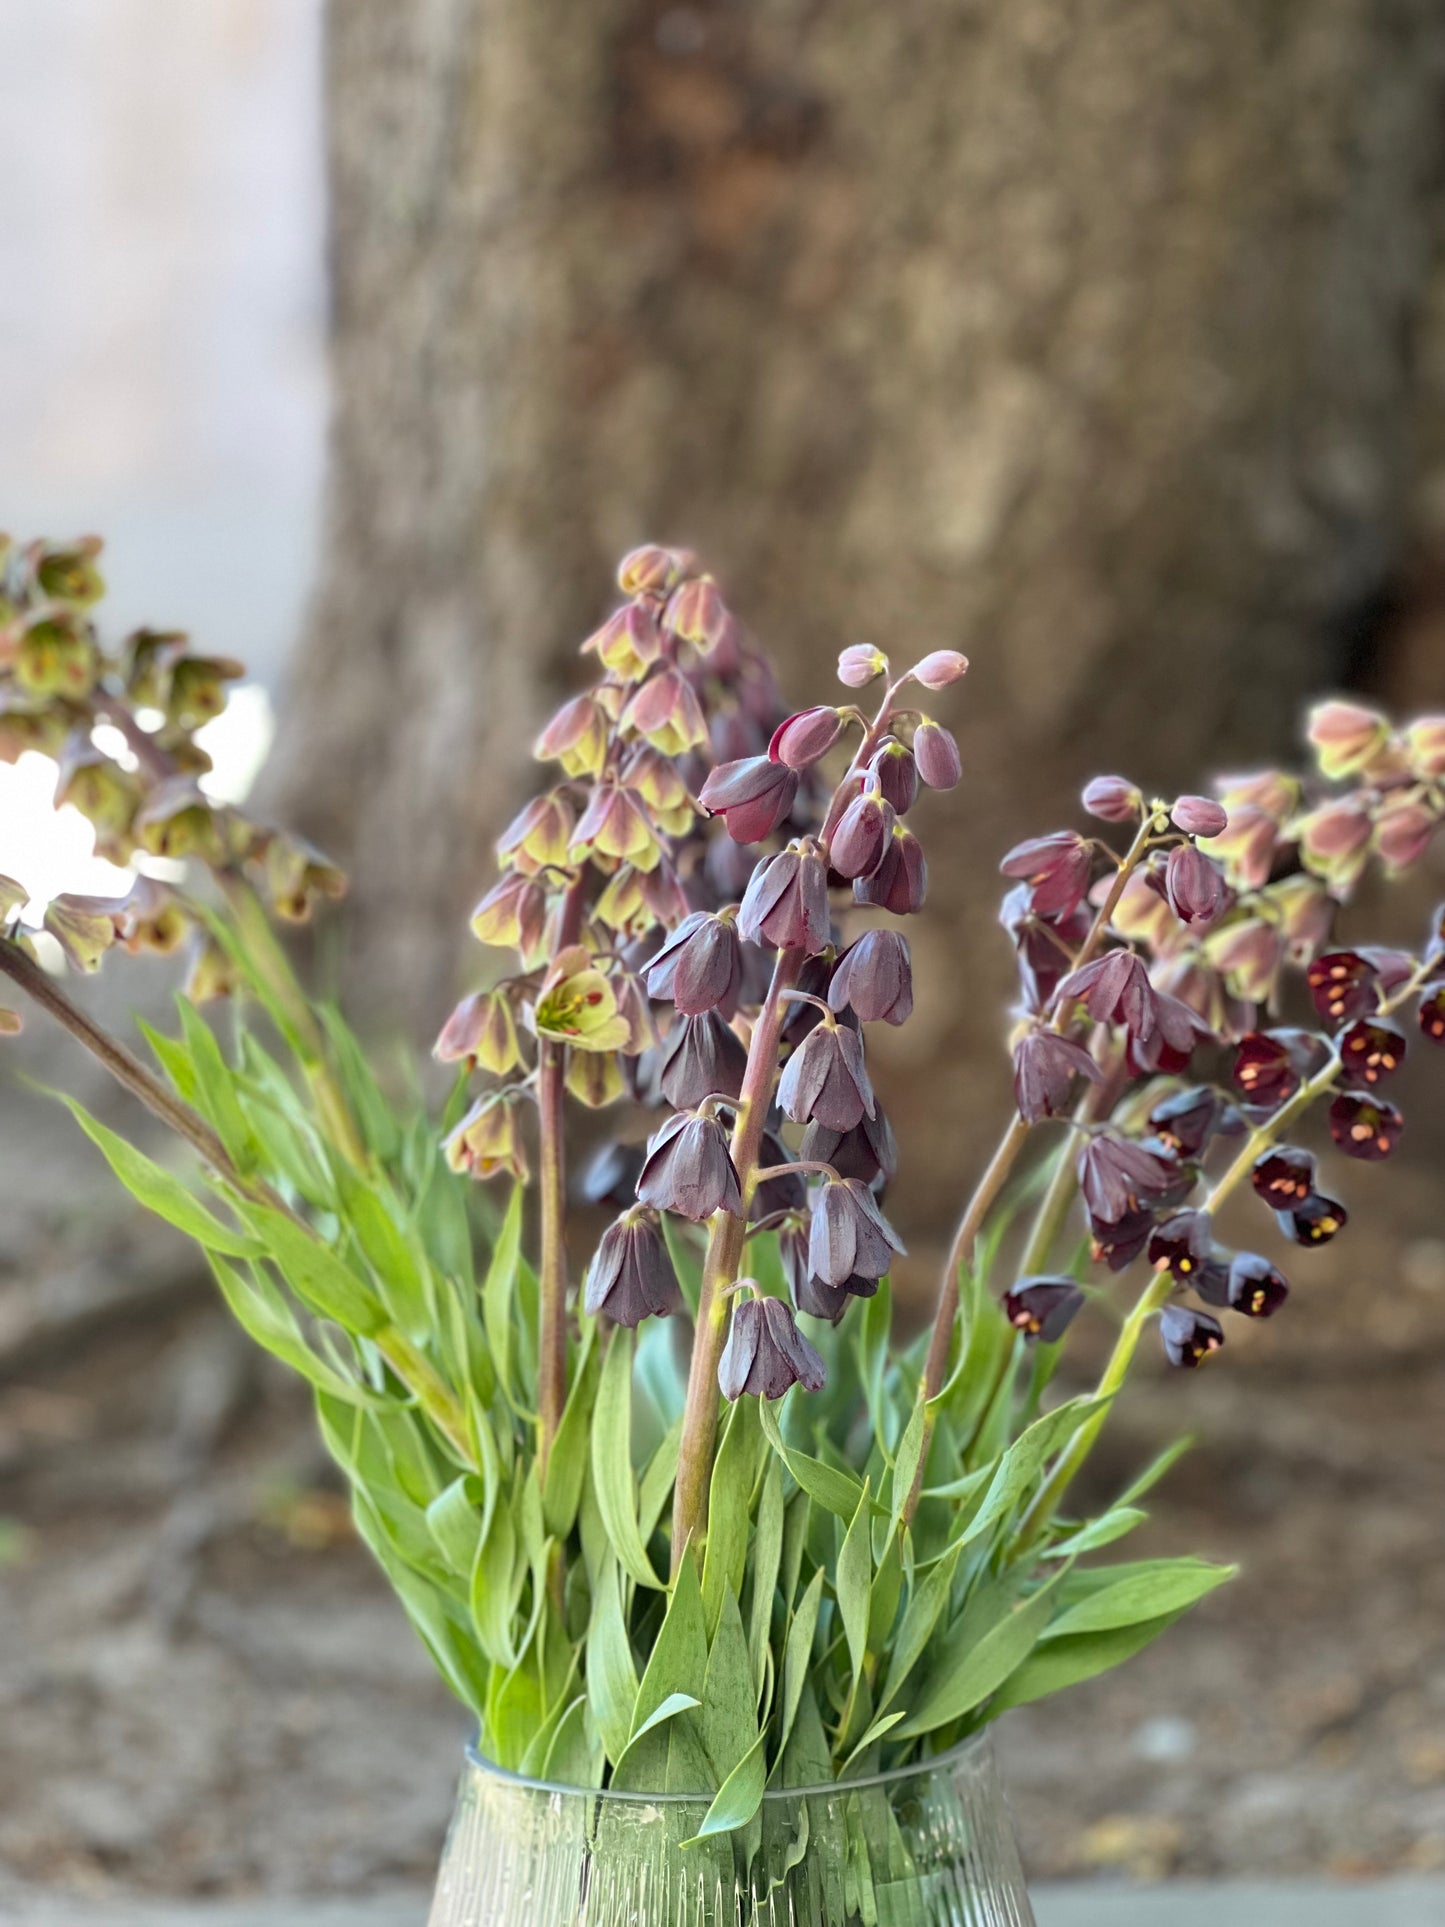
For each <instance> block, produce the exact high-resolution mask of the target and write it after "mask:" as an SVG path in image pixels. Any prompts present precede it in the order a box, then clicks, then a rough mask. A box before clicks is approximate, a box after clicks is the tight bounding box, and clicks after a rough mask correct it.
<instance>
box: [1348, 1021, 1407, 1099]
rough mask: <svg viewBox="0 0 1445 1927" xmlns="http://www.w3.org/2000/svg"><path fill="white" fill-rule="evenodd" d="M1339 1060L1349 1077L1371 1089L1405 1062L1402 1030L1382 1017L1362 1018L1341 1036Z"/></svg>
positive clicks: (1381, 1082)
mask: <svg viewBox="0 0 1445 1927" xmlns="http://www.w3.org/2000/svg"><path fill="white" fill-rule="evenodd" d="M1340 1061H1341V1063H1342V1064H1343V1065H1344V1067H1345V1075H1346V1076H1347V1077H1348V1078H1350V1079H1351V1080H1352V1081H1354V1082H1356V1083H1359V1084H1367V1085H1368V1086H1369V1087H1370V1088H1371V1089H1372V1090H1373V1089H1374V1087H1375V1085H1377V1084H1383V1083H1384V1082H1385V1080H1386V1078H1388V1077H1393V1076H1394V1075H1395V1072H1396V1071H1397V1070H1399V1068H1400V1066H1401V1065H1402V1064H1403V1063H1404V1061H1405V1033H1404V1031H1402V1030H1401V1029H1400V1027H1399V1025H1398V1024H1391V1023H1387V1022H1386V1020H1385V1019H1384V1018H1383V1017H1361V1018H1359V1019H1358V1020H1357V1021H1356V1022H1355V1023H1353V1024H1351V1025H1350V1028H1349V1029H1348V1030H1347V1031H1346V1032H1345V1034H1344V1036H1343V1037H1342V1038H1341V1039H1340Z"/></svg>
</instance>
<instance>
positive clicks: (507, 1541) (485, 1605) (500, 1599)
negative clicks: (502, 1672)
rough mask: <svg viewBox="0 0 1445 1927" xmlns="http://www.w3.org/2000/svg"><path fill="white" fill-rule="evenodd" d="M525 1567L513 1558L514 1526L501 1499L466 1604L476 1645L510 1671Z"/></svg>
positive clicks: (479, 1554)
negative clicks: (519, 1595) (516, 1613)
mask: <svg viewBox="0 0 1445 1927" xmlns="http://www.w3.org/2000/svg"><path fill="white" fill-rule="evenodd" d="M526 1575H527V1568H526V1565H525V1563H522V1564H520V1565H519V1563H518V1560H517V1529H516V1527H515V1525H514V1524H513V1523H512V1511H511V1507H510V1505H509V1504H508V1503H506V1501H505V1500H504V1501H503V1502H502V1503H501V1504H499V1505H498V1506H497V1507H496V1509H495V1511H494V1512H493V1514H492V1523H491V1525H490V1526H489V1527H488V1528H487V1533H486V1536H485V1538H484V1539H483V1540H482V1542H481V1544H480V1545H479V1546H478V1548H477V1559H476V1564H475V1565H474V1566H473V1567H472V1579H471V1585H470V1587H469V1589H468V1603H469V1605H470V1608H471V1616H472V1625H473V1626H474V1627H475V1629H476V1637H477V1644H478V1645H479V1646H480V1647H481V1649H482V1651H483V1652H484V1653H485V1654H486V1656H487V1658H488V1659H489V1660H491V1662H492V1664H493V1665H494V1666H501V1667H504V1668H506V1669H508V1670H510V1669H511V1668H512V1667H513V1666H515V1665H516V1663H517V1648H516V1643H515V1640H514V1637H513V1619H514V1616H515V1602H516V1595H517V1592H518V1590H519V1589H520V1587H521V1586H522V1585H523V1584H524V1583H525V1581H526Z"/></svg>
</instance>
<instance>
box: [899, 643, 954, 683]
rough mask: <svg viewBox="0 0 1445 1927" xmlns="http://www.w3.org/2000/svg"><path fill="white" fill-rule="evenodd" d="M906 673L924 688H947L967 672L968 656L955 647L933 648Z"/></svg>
mask: <svg viewBox="0 0 1445 1927" xmlns="http://www.w3.org/2000/svg"><path fill="white" fill-rule="evenodd" d="M908 673H909V675H910V676H911V677H912V678H913V680H914V682H919V683H922V684H923V687H924V688H925V689H948V688H950V687H951V686H952V684H954V683H956V682H960V681H961V680H962V679H963V677H964V676H966V675H967V674H968V657H967V656H965V655H961V654H960V653H959V651H958V650H957V649H933V650H930V651H929V653H928V654H927V655H926V656H925V657H924V658H923V660H922V661H921V662H916V663H914V665H913V667H912V668H911V669H910V670H909V672H908Z"/></svg>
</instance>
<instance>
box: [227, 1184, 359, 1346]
mask: <svg viewBox="0 0 1445 1927" xmlns="http://www.w3.org/2000/svg"><path fill="white" fill-rule="evenodd" d="M236 1209H237V1212H238V1213H239V1215H240V1217H241V1218H242V1219H243V1221H244V1222H245V1223H246V1224H248V1225H249V1226H250V1227H251V1229H252V1230H253V1231H254V1232H255V1233H256V1235H257V1236H258V1237H259V1238H261V1239H262V1240H263V1241H264V1243H265V1245H266V1248H267V1250H268V1253H269V1255H270V1256H271V1258H272V1259H273V1260H274V1261H275V1263H276V1264H277V1265H278V1266H279V1267H280V1269H281V1271H282V1272H283V1273H284V1274H285V1277H286V1282H287V1283H288V1284H289V1285H290V1287H291V1289H292V1290H293V1291H294V1292H295V1293H296V1295H297V1297H298V1298H300V1299H302V1300H303V1301H304V1302H305V1303H306V1304H308V1305H310V1307H311V1309H312V1310H313V1311H316V1312H319V1313H320V1314H321V1316H322V1317H323V1318H330V1319H333V1320H334V1321H335V1322H336V1323H337V1324H338V1325H340V1326H341V1327H342V1328H343V1329H344V1330H346V1331H349V1332H354V1333H358V1334H361V1335H363V1336H370V1335H371V1334H373V1333H375V1332H379V1331H381V1330H383V1329H384V1327H385V1325H386V1311H385V1308H384V1307H383V1306H382V1304H381V1303H380V1302H379V1300H377V1299H376V1298H373V1297H372V1295H371V1293H370V1292H369V1291H368V1290H367V1288H366V1286H365V1285H364V1284H363V1283H362V1281H361V1280H360V1279H359V1278H358V1277H357V1275H356V1273H355V1272H354V1271H352V1270H351V1269H350V1268H349V1267H348V1266H346V1265H344V1264H342V1262H341V1260H340V1259H339V1258H338V1257H337V1256H336V1254H335V1253H334V1252H333V1251H331V1250H329V1249H328V1247H327V1246H326V1245H324V1244H322V1243H321V1241H320V1240H319V1239H318V1238H316V1237H314V1236H313V1235H312V1234H311V1233H310V1232H309V1231H307V1230H306V1228H305V1227H304V1226H303V1225H300V1224H297V1223H296V1222H295V1220H294V1219H292V1218H288V1217H287V1216H286V1215H285V1213H284V1212H281V1211H273V1210H272V1209H271V1207H270V1206H269V1205H264V1204H244V1205H237V1207H236Z"/></svg>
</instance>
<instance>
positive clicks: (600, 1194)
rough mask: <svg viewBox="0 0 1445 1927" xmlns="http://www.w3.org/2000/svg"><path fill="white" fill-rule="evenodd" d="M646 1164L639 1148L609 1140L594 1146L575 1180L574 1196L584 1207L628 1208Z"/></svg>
mask: <svg viewBox="0 0 1445 1927" xmlns="http://www.w3.org/2000/svg"><path fill="white" fill-rule="evenodd" d="M646 1160H647V1152H646V1151H645V1149H644V1148H643V1146H642V1145H640V1144H623V1143H620V1142H619V1141H618V1140H617V1139H616V1138H610V1139H609V1140H608V1141H607V1143H605V1144H601V1145H599V1146H598V1148H597V1149H596V1150H595V1151H594V1152H593V1154H592V1156H591V1157H590V1158H589V1159H588V1160H587V1163H586V1164H585V1165H584V1166H583V1168H582V1171H581V1172H580V1174H579V1175H578V1177H577V1180H576V1185H575V1189H576V1193H577V1196H578V1197H579V1198H580V1199H581V1200H582V1202H583V1203H584V1204H616V1205H629V1204H631V1203H632V1201H633V1199H634V1197H635V1196H636V1195H637V1180H638V1177H639V1175H640V1174H641V1171H642V1167H643V1164H644V1163H645V1162H646Z"/></svg>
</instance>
